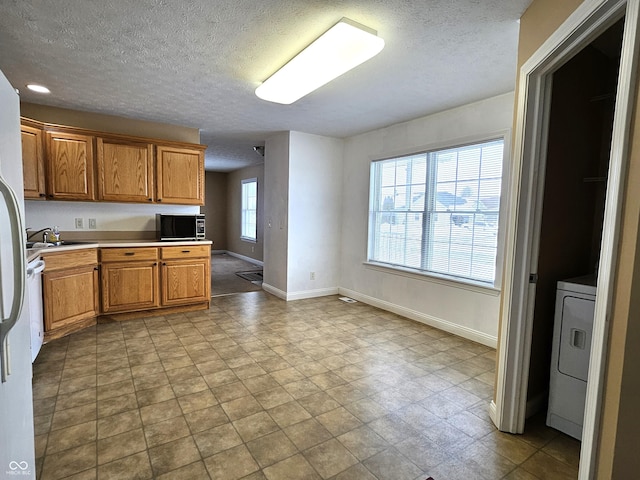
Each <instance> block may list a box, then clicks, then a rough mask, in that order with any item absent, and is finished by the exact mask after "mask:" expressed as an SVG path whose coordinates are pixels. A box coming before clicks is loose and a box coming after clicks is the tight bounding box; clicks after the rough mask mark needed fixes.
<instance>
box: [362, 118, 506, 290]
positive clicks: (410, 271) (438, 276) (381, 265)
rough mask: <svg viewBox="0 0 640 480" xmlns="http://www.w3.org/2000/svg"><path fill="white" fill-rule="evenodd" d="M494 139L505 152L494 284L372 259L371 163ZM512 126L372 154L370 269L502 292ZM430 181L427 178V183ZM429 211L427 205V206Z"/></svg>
mask: <svg viewBox="0 0 640 480" xmlns="http://www.w3.org/2000/svg"><path fill="white" fill-rule="evenodd" d="M494 140H502V141H503V154H502V176H501V181H500V205H499V207H498V216H499V217H498V227H497V228H498V230H497V248H496V265H495V278H494V281H493V283H491V282H484V281H479V280H473V279H469V278H464V277H458V276H455V275H449V274H445V273H440V272H431V271H428V270H421V269H418V268H412V267H407V266H402V265H394V264H391V263H386V262H381V261H376V260H370V259H369V253H370V248H371V243H372V239H371V221H372V218H371V210H372V208H371V207H372V205H371V203H372V202H373V201H374V199H373V196H372V191H371V189H372V187H373V186H374V185H375V181H376V180H375V178H374V172H373V169H372V165H373V164H374V163H376V162H380V161H385V160H394V159H399V158H402V157H409V156H412V155H421V154H428V153H433V152H437V151H440V150H447V149H454V148H460V147H465V146H470V145H475V144H481V143H485V142H491V141H494ZM510 159H511V129H504V130H498V131H494V132H491V133H485V134H479V135H472V136H467V137H462V138H457V139H451V140H444V141H441V142H434V143H430V144H426V145H420V146H416V147H414V148H411V147H408V148H402V149H398V150H395V151H391V152H387V153H386V154H383V155H380V156H375V157H374V156H370V157H369V161H368V163H367V167H368V172H367V175H368V176H369V185H368V190H367V196H368V197H367V207H366V208H367V211H366V216H367V221H366V222H367V228H366V233H365V248H364V260H363V262H362V263H363V265H364V266H365V267H367V268H369V269H372V270H375V271H378V272H384V273H388V274H396V275H401V276H404V277H408V278H413V279H416V280H423V281H429V282H431V283H439V284H443V285H450V286H454V287H457V288H470V289H472V290H475V291H479V292H481V291H484V292H487V293H490V294H495V293H496V292H500V291H501V289H502V276H503V269H504V249H505V242H506V228H505V227H506V221H507V218H506V217H507V206H508V205H509V204H510V202H511V198H510V197H511V192H510V189H509V185H510V182H509V179H510V176H511V168H510V165H511V160H510ZM426 183H428V180H427V182H426ZM425 211H426V207H425Z"/></svg>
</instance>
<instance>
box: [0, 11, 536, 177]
mask: <svg viewBox="0 0 640 480" xmlns="http://www.w3.org/2000/svg"><path fill="white" fill-rule="evenodd" d="M529 3H530V0H429V1H423V2H410V1H407V0H369V1H365V0H346V1H331V0H330V1H309V0H307V1H304V0H265V1H255V0H252V1H250V0H222V1H212V0H190V1H184V0H136V1H135V2H129V1H118V0H101V1H99V0H84V1H81V0H56V1H55V2H52V1H46V0H3V1H2V2H0V45H1V46H2V47H1V48H0V70H2V71H3V72H4V74H5V75H6V76H7V78H8V79H9V81H11V82H12V84H13V85H14V86H15V87H16V88H18V89H19V90H20V91H21V96H22V99H23V100H25V101H28V102H33V103H42V104H48V105H53V106H58V107H65V108H71V109H76V110H86V111H93V112H99V113H106V114H111V115H120V116H125V117H130V118H137V119H142V120H149V121H155V122H164V123H170V124H176V125H184V126H189V127H196V128H199V129H201V141H202V143H206V144H208V145H209V148H208V150H207V154H206V156H207V168H209V169H216V170H220V171H225V170H227V171H228V170H231V169H234V168H238V167H239V166H243V165H249V164H252V163H258V162H260V161H262V158H261V157H259V156H257V155H256V154H255V153H254V152H253V150H252V148H251V147H252V146H253V145H259V144H263V142H264V139H265V138H266V137H267V136H269V135H270V134H272V133H274V132H278V131H282V130H297V131H302V132H307V133H314V134H319V135H328V136H334V137H347V136H351V135H354V134H358V133H362V132H365V131H369V130H372V129H375V128H379V127H382V126H386V125H390V124H393V123H397V122H401V121H405V120H410V119H413V118H416V117H420V116H423V115H427V114H430V113H434V112H437V111H441V110H445V109H448V108H452V107H455V106H459V105H462V104H465V103H469V102H473V101H476V100H480V99H483V98H487V97H491V96H494V95H498V94H501V93H505V92H508V91H510V90H512V89H513V88H514V81H515V76H516V71H515V68H516V47H517V38H518V24H517V23H516V19H518V18H519V17H520V15H521V14H522V13H523V12H524V10H525V9H526V7H527V6H528V5H529ZM343 16H344V17H348V18H350V19H352V20H355V21H357V22H360V23H362V24H364V25H367V26H368V27H370V28H373V29H375V30H377V31H378V35H379V36H381V37H382V38H384V39H385V42H386V47H385V49H384V50H383V51H382V52H381V53H380V54H379V55H378V56H377V57H375V58H373V59H372V60H370V61H369V62H367V63H365V64H363V65H361V66H360V67H358V68H356V69H355V70H352V71H351V72H348V73H347V74H345V75H344V76H343V77H341V78H340V79H338V80H336V81H334V82H332V83H330V84H329V85H326V86H325V87H323V88H321V89H320V90H318V91H316V92H314V93H312V94H310V95H308V96H307V97H305V98H303V99H301V100H299V101H298V102H296V103H295V104H293V105H289V106H283V105H276V104H270V103H268V102H264V101H262V100H260V99H258V98H257V97H256V96H255V94H254V90H255V88H256V87H257V86H258V85H259V84H260V82H261V81H263V80H265V79H266V78H268V77H269V76H270V75H271V74H272V73H273V72H275V71H276V70H277V69H278V68H280V67H281V66H282V65H283V64H284V63H286V62H287V61H288V60H289V59H290V58H291V57H293V56H294V55H295V54H296V53H298V52H299V51H300V50H302V49H303V48H304V47H305V46H306V45H307V44H309V43H310V42H311V41H313V40H314V39H315V38H317V37H318V36H319V35H321V34H322V33H323V32H324V31H325V30H327V29H328V28H329V27H330V26H332V25H333V24H335V23H336V22H337V21H338V20H340V18H342V17H343ZM31 82H35V83H43V84H45V85H47V86H48V87H49V88H50V89H51V91H52V94H51V95H49V96H41V95H37V94H34V93H31V92H30V91H28V90H26V88H25V85H26V84H27V83H31Z"/></svg>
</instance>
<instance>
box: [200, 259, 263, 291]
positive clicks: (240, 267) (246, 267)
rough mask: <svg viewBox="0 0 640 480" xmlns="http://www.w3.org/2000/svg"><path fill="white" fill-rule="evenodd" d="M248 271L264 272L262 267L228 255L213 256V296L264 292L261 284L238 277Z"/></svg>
mask: <svg viewBox="0 0 640 480" xmlns="http://www.w3.org/2000/svg"><path fill="white" fill-rule="evenodd" d="M247 271H262V267H261V266H260V265H256V264H254V263H251V262H247V261H245V260H242V259H240V258H237V257H234V256H232V255H228V254H226V253H221V254H214V255H211V296H212V297H215V296H218V295H229V294H232V293H244V292H255V291H258V290H262V283H261V282H260V283H254V282H250V281H248V280H245V279H243V278H240V277H239V276H238V275H236V273H237V272H247Z"/></svg>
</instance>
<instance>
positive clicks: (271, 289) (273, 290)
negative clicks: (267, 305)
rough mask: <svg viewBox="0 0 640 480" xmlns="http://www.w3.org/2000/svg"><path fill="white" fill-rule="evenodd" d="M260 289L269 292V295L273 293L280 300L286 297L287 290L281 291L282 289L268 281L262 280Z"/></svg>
mask: <svg viewBox="0 0 640 480" xmlns="http://www.w3.org/2000/svg"><path fill="white" fill-rule="evenodd" d="M262 289H263V290H264V291H265V292H267V293H270V294H271V295H275V296H276V297H278V298H281V299H282V300H286V299H287V292H283V291H282V290H280V289H279V288H276V287H274V286H273V285H269V284H268V283H264V282H262Z"/></svg>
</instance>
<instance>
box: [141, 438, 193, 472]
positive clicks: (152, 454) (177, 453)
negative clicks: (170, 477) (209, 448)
mask: <svg viewBox="0 0 640 480" xmlns="http://www.w3.org/2000/svg"><path fill="white" fill-rule="evenodd" d="M149 458H150V459H151V467H152V468H153V473H154V475H156V476H158V475H161V474H163V473H167V472H170V471H172V470H175V469H177V468H180V467H183V466H185V465H189V464H191V463H194V462H197V461H198V460H200V452H199V451H198V447H197V446H196V444H195V442H194V441H193V438H191V437H186V438H181V439H179V440H174V441H173V442H169V443H165V444H163V445H160V446H157V447H153V448H150V449H149Z"/></svg>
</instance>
